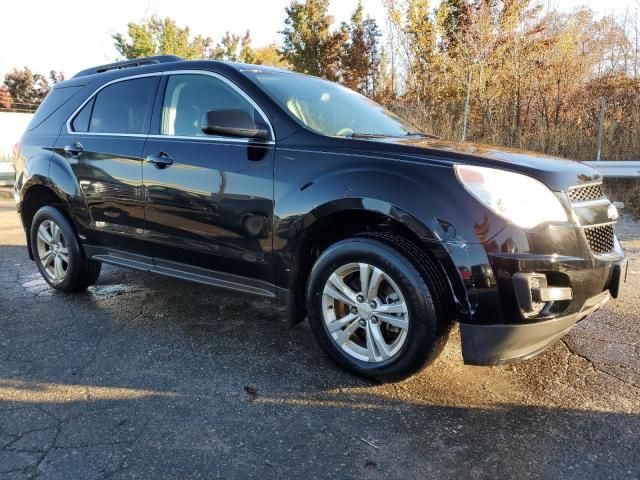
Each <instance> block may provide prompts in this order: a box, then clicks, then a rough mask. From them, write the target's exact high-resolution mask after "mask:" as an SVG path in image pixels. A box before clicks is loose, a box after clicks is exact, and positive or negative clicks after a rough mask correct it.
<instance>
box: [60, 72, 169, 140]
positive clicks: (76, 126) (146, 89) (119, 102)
mask: <svg viewBox="0 0 640 480" xmlns="http://www.w3.org/2000/svg"><path fill="white" fill-rule="evenodd" d="M156 83H157V77H143V78H134V79H131V80H125V81H122V82H117V83H113V84H111V85H109V86H107V87H105V88H103V89H102V90H100V91H99V92H98V94H97V95H95V97H94V98H92V99H91V100H90V101H89V102H87V104H86V105H85V106H84V107H83V108H82V110H80V112H78V114H77V115H76V116H75V118H74V119H73V121H72V122H71V126H72V129H73V131H75V132H89V133H116V134H118V133H119V134H123V133H124V134H144V133H147V125H148V122H149V116H150V112H151V105H152V103H153V98H154V96H155V89H156Z"/></svg>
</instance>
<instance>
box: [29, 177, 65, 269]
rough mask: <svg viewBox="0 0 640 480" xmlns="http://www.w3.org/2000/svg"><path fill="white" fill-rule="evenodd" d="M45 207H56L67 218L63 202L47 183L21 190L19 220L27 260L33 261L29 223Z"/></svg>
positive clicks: (36, 184) (34, 184) (32, 185)
mask: <svg viewBox="0 0 640 480" xmlns="http://www.w3.org/2000/svg"><path fill="white" fill-rule="evenodd" d="M45 205H52V206H55V207H57V208H58V209H60V210H61V211H62V213H63V214H65V215H66V216H67V217H69V214H68V211H67V208H66V205H65V202H64V200H63V199H62V198H61V197H60V195H59V194H58V193H56V191H55V189H54V188H52V187H51V185H49V184H48V183H45V182H39V183H33V184H31V185H29V186H27V187H26V188H24V189H23V192H22V201H21V207H20V219H21V220H22V225H23V227H24V230H25V233H26V237H27V250H28V253H29V258H30V259H31V260H34V257H33V252H32V249H31V235H30V234H29V232H30V231H31V223H32V222H33V217H34V216H35V214H36V213H37V212H38V210H40V209H41V208H42V207H44V206H45Z"/></svg>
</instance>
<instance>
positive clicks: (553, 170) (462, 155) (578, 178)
mask: <svg viewBox="0 0 640 480" xmlns="http://www.w3.org/2000/svg"><path fill="white" fill-rule="evenodd" d="M354 142H355V141H354ZM357 143H358V146H357V148H358V149H363V148H364V149H370V150H375V151H378V152H380V153H382V152H389V153H391V152H393V156H394V157H396V158H397V157H398V156H400V157H404V158H406V159H411V160H414V161H422V162H425V163H432V162H434V161H435V162H446V163H463V164H468V165H479V166H485V167H491V168H500V169H503V170H510V171H514V172H517V173H522V174H525V175H529V176H531V177H534V178H536V179H538V180H540V181H542V182H543V183H545V184H546V185H547V186H548V187H549V188H551V189H552V190H556V191H563V190H566V189H567V187H569V186H573V185H580V184H582V183H588V182H594V181H598V180H601V178H602V177H601V175H600V174H599V173H598V172H597V171H595V170H594V169H593V168H591V167H590V166H588V165H585V164H584V163H580V162H576V161H573V160H567V159H564V158H560V157H554V156H551V155H546V154H542V153H535V152H528V151H524V150H517V149H511V148H504V147H496V146H492V145H482V144H477V143H471V142H464V143H462V142H452V141H447V140H441V139H438V138H420V137H408V138H395V137H389V138H381V139H375V140H366V141H357ZM364 144H366V145H364ZM354 146H355V145H354Z"/></svg>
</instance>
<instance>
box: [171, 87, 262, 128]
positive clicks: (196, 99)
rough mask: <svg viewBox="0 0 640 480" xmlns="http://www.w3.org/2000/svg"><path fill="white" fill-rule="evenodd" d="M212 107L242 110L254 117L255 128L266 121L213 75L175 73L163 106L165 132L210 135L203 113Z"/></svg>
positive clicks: (236, 92) (237, 93) (249, 104)
mask: <svg viewBox="0 0 640 480" xmlns="http://www.w3.org/2000/svg"><path fill="white" fill-rule="evenodd" d="M212 110H243V111H245V112H247V113H248V114H249V116H250V117H251V118H252V119H254V123H255V125H256V127H261V128H266V122H265V121H264V120H263V119H262V117H261V115H260V113H259V112H258V111H257V110H256V109H255V107H254V106H253V105H252V104H251V103H250V102H249V101H248V100H247V99H246V98H245V97H244V96H242V95H241V94H240V93H239V92H238V91H236V90H235V89H234V88H232V87H231V86H230V85H228V84H227V83H226V82H224V81H222V80H220V79H219V78H216V77H212V76H210V75H200V74H193V75H192V74H181V75H172V76H170V77H169V79H168V81H167V88H166V91H165V95H164V103H163V106H162V124H161V128H160V133H162V135H171V136H181V137H207V136H208V135H207V134H205V133H204V132H203V131H202V130H201V126H202V118H203V116H204V115H205V114H206V113H207V112H209V111H212Z"/></svg>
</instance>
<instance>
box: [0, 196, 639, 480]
mask: <svg viewBox="0 0 640 480" xmlns="http://www.w3.org/2000/svg"><path fill="white" fill-rule="evenodd" d="M631 227H632V228H628V229H626V230H625V231H629V232H635V231H637V229H634V228H633V225H632V226H631ZM625 240H627V241H626V242H625V244H624V245H625V248H626V250H627V253H628V256H629V257H630V258H631V261H632V263H631V267H630V269H629V275H628V283H627V284H626V285H625V286H624V289H623V291H622V298H621V300H619V301H616V302H611V303H609V304H608V305H607V306H606V307H605V308H604V309H603V310H601V311H600V312H598V313H596V314H595V315H593V316H592V317H590V318H588V319H587V320H585V321H583V322H582V323H580V324H579V325H578V326H577V327H576V328H574V330H573V331H572V332H571V333H570V334H569V335H568V336H567V337H565V338H564V339H563V341H561V342H559V343H557V344H556V345H554V346H553V347H552V348H550V349H549V350H548V351H546V352H544V353H543V354H542V355H540V356H538V357H536V358H535V359H533V360H530V361H528V362H525V363H520V364H517V365H511V366H501V367H492V368H482V367H470V366H464V365H463V364H462V358H461V354H460V347H459V336H458V333H457V332H456V331H454V333H453V335H452V337H451V339H450V341H449V343H448V346H447V348H446V349H445V351H444V353H443V355H442V356H441V357H440V358H439V359H438V360H437V361H436V362H435V363H434V364H433V365H432V366H431V367H430V368H429V369H427V370H425V371H424V372H422V373H421V374H419V375H417V376H415V377H413V378H411V379H409V380H407V381H405V382H402V383H398V384H390V385H378V384H373V383H369V382H366V381H363V380H360V379H358V378H355V377H353V376H351V375H349V374H347V373H345V372H343V371H342V370H340V369H339V368H337V367H336V366H334V365H333V364H332V363H331V362H330V361H329V360H328V359H327V357H326V356H325V355H324V354H323V352H322V351H321V350H320V349H319V348H318V346H317V345H316V343H315V341H314V339H313V337H312V334H311V331H310V329H309V326H308V325H307V324H306V323H304V324H302V325H300V326H298V327H295V328H290V327H289V326H288V325H287V323H286V320H285V315H284V311H283V309H282V308H281V307H278V306H277V305H275V304H273V303H270V302H269V301H264V300H261V299H255V298H252V297H247V296H243V295H239V294H233V293H228V292H225V291H220V290H216V289H213V288H211V287H205V286H200V285H196V284H192V283H187V282H183V281H178V280H173V279H169V278H164V277H160V276H155V275H151V274H143V273H139V272H132V271H128V270H124V269H119V268H114V267H105V268H104V269H103V273H102V275H101V277H100V280H99V282H98V284H97V285H96V286H94V287H92V288H90V289H89V291H87V292H86V293H84V294H80V295H66V294H62V293H59V292H56V291H54V290H52V289H50V288H49V287H48V286H47V285H46V284H45V283H44V281H43V280H42V279H41V278H40V276H39V274H38V272H37V270H36V268H35V266H34V265H33V263H32V262H31V261H29V259H28V257H27V252H26V248H25V246H24V245H25V242H24V235H23V232H22V228H21V226H20V225H19V223H18V219H17V216H16V214H15V212H14V208H13V205H12V204H11V203H9V202H6V201H5V202H2V203H0V265H1V266H0V478H1V479H18V478H19V479H22V478H43V479H62V480H68V479H93V478H96V479H98V478H114V479H115V478H127V479H129V478H145V479H146V478H153V479H164V478H166V479H192V478H242V479H244V478H261V479H262V478H265V479H267V478H305V479H313V478H332V479H333V478H340V479H342V478H345V479H346V478H354V479H355V478H359V479H362V478H367V479H378V478H402V479H412V478H420V479H422V478H428V479H435V478H548V479H557V478H563V479H572V478H575V479H581V480H584V479H586V478H640V356H639V353H640V344H639V342H640V324H639V315H640V240H638V239H637V237H636V238H635V239H634V238H633V237H632V236H630V235H627V238H625Z"/></svg>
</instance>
